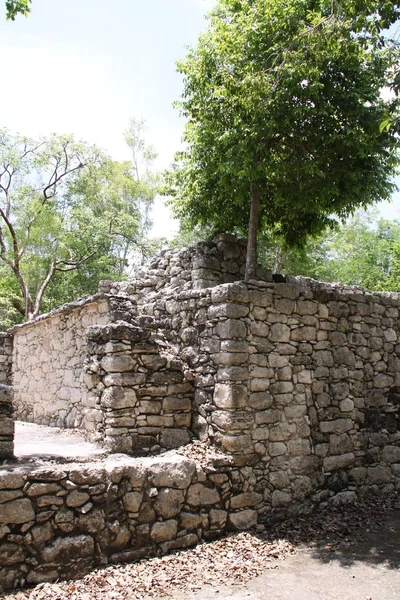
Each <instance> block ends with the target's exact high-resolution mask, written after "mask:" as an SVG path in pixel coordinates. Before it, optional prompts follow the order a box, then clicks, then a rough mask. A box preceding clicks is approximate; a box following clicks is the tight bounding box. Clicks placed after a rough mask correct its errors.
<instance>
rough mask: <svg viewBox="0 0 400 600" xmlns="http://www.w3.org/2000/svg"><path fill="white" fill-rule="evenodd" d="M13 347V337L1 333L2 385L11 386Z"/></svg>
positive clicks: (0, 378)
mask: <svg viewBox="0 0 400 600" xmlns="http://www.w3.org/2000/svg"><path fill="white" fill-rule="evenodd" d="M12 347H13V339H12V336H11V335H10V334H9V333H2V332H0V383H2V384H4V385H11V370H12V352H13V348H12Z"/></svg>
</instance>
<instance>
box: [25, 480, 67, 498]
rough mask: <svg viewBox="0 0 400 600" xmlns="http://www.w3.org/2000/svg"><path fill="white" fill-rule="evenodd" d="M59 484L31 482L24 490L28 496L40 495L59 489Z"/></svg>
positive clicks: (55, 491) (52, 492)
mask: <svg viewBox="0 0 400 600" xmlns="http://www.w3.org/2000/svg"><path fill="white" fill-rule="evenodd" d="M61 489H62V488H61V486H60V485H59V484H58V483H51V482H48V483H31V484H30V485H29V487H28V489H27V490H26V491H25V493H26V495H27V496H29V497H35V496H42V495H44V494H54V493H57V492H59V491H60V490H61Z"/></svg>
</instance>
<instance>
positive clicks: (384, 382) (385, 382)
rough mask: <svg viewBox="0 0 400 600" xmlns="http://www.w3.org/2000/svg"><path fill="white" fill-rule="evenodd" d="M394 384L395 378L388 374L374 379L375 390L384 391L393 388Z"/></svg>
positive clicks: (382, 374)
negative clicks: (386, 388) (383, 389)
mask: <svg viewBox="0 0 400 600" xmlns="http://www.w3.org/2000/svg"><path fill="white" fill-rule="evenodd" d="M393 384H394V378H393V377H392V376H391V375H387V374H386V373H380V374H379V375H377V376H376V377H374V379H373V386H374V388H378V389H382V388H385V387H391V386H392V385H393Z"/></svg>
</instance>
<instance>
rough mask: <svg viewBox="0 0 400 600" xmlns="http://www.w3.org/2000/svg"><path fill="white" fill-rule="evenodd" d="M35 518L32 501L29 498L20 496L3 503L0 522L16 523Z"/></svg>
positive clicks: (26, 521)
mask: <svg viewBox="0 0 400 600" xmlns="http://www.w3.org/2000/svg"><path fill="white" fill-rule="evenodd" d="M34 520H35V512H34V510H33V506H32V502H31V501H30V500H28V499H27V498H18V499H16V500H12V501H11V502H6V503H5V504H2V505H1V510H0V523H3V524H6V525H14V524H16V525H17V524H20V523H28V522H29V521H34Z"/></svg>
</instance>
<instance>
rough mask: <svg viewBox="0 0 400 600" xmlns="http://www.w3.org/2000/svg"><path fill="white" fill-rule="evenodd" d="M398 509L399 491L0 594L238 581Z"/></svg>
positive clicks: (346, 537)
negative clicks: (305, 548)
mask: <svg viewBox="0 0 400 600" xmlns="http://www.w3.org/2000/svg"><path fill="white" fill-rule="evenodd" d="M399 508H400V501H399V497H398V495H397V494H392V495H389V496H385V497H383V498H380V497H379V496H378V497H374V498H373V499H370V500H365V501H363V502H357V503H355V504H352V505H345V506H343V505H342V506H332V505H331V504H330V505H326V506H324V507H323V508H320V509H318V510H315V511H313V512H312V513H309V514H307V515H297V516H294V517H292V518H290V519H286V520H284V521H282V522H279V523H276V524H272V525H268V526H264V525H258V526H257V527H256V528H255V529H254V530H251V531H246V532H240V533H232V534H229V535H227V536H226V537H223V538H220V539H218V540H215V541H213V542H202V543H200V544H199V545H198V546H196V547H195V548H191V549H188V550H181V551H177V552H175V553H173V554H169V555H165V556H156V557H153V558H149V559H144V560H140V561H139V562H135V563H130V564H120V565H109V566H107V567H104V568H100V569H96V570H94V571H92V572H91V573H89V574H87V575H85V576H83V577H81V578H79V579H76V580H74V581H57V582H55V583H41V584H39V585H36V586H34V587H31V588H25V589H23V590H21V591H18V592H11V593H8V594H3V595H0V598H2V599H4V600H44V599H46V600H98V598H101V599H102V600H147V599H153V598H156V599H157V598H158V599H162V598H168V597H171V596H172V594H173V593H174V592H175V591H178V590H179V591H187V592H192V591H196V590H200V589H201V588H202V587H203V586H204V585H207V586H211V587H215V586H220V585H238V586H242V585H244V584H246V583H247V582H248V581H250V580H252V579H254V578H255V577H257V576H258V575H260V574H261V573H263V572H264V571H265V570H266V569H271V568H276V567H277V565H278V564H279V563H278V561H279V560H284V559H285V558H287V557H288V556H290V555H293V554H294V553H296V551H297V549H298V548H300V547H313V546H316V545H318V546H320V547H323V548H325V549H326V550H327V551H330V552H334V551H335V549H336V548H338V547H340V546H343V544H351V543H352V539H353V537H354V536H355V534H357V533H359V532H360V531H362V530H366V529H368V527H370V526H375V525H380V524H382V523H383V522H384V521H385V518H386V517H387V516H388V515H389V513H390V512H391V511H393V510H396V509H397V510H398V509H399Z"/></svg>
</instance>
